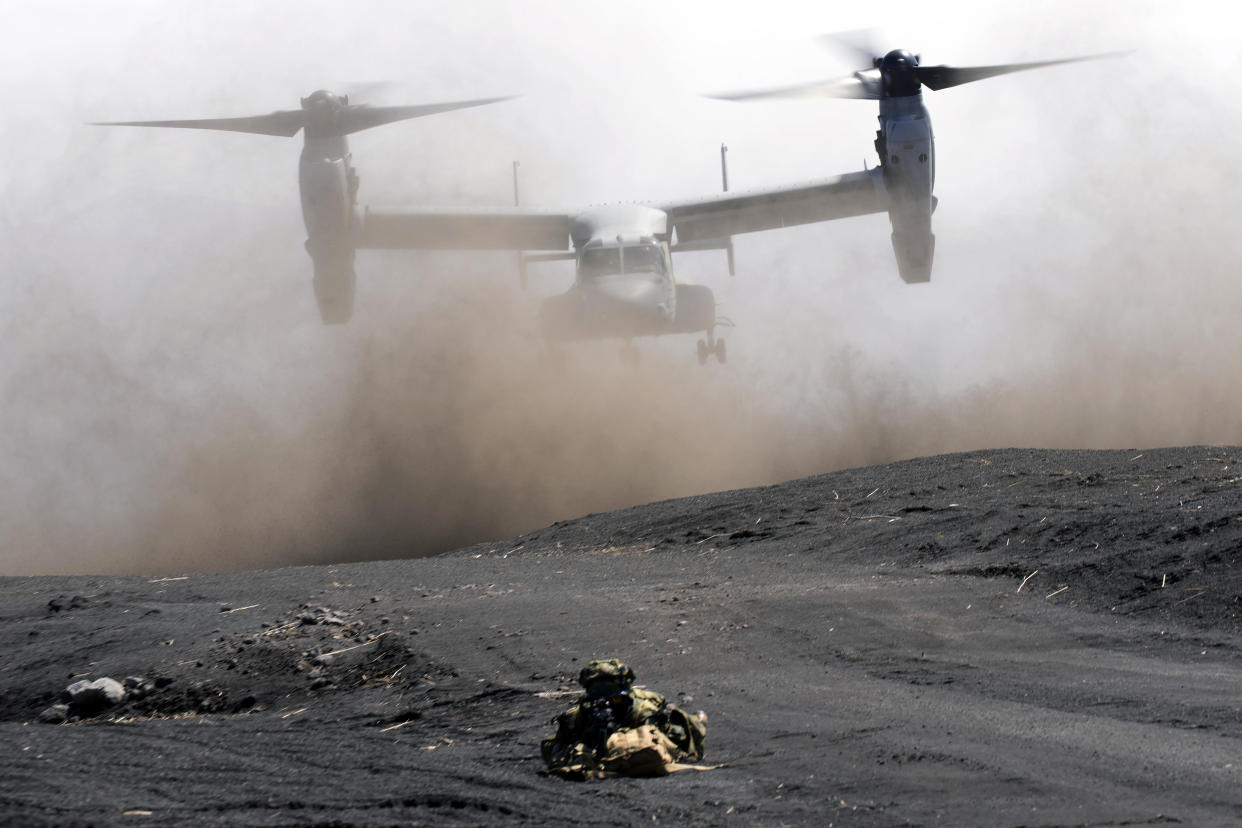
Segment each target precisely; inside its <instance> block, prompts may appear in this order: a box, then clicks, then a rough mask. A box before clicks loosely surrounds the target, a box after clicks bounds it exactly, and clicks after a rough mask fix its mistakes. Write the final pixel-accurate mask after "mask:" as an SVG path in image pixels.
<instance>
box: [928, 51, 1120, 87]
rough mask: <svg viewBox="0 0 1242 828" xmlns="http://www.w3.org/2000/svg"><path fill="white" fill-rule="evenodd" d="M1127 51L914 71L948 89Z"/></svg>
mask: <svg viewBox="0 0 1242 828" xmlns="http://www.w3.org/2000/svg"><path fill="white" fill-rule="evenodd" d="M1125 54H1129V53H1128V52H1109V53H1107V54H1102V55H1084V56H1083V57H1072V58H1062V59H1061V60H1041V61H1038V62H1035V63H1006V64H1001V65H998V66H919V67H917V68H916V69H915V70H914V71H915V72H916V73H917V74H918V78H919V81H920V82H922V84H923V85H924V86H926V87H929V88H931V89H948V88H949V87H952V86H961V85H962V84H964V83H973V82H974V81H977V80H983V79H984V78H992V77H996V76H997V75H1007V74H1009V73H1010V72H1024V71H1026V70H1027V69H1039V68H1041V67H1044V66H1059V65H1061V64H1063V63H1081V62H1083V61H1086V60H1101V59H1103V58H1111V57H1120V56H1121V55H1125Z"/></svg>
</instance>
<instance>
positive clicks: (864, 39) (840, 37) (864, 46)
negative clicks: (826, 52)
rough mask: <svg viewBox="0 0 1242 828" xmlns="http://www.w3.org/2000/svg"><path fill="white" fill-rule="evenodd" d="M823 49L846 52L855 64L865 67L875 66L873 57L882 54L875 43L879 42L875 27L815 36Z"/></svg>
mask: <svg viewBox="0 0 1242 828" xmlns="http://www.w3.org/2000/svg"><path fill="white" fill-rule="evenodd" d="M815 40H816V42H818V43H819V45H820V46H823V47H824V48H825V49H831V50H832V51H834V52H839V53H842V54H848V55H849V56H850V57H851V59H853V61H854V63H855V65H857V66H861V67H864V68H867V69H870V68H872V67H873V66H875V59H876V58H877V57H880V56H881V55H883V54H884V52H883V51H882V50H881V49H880V48H879V47H878V46H877V45H876V44H877V43H879V42H880V38H879V32H878V31H877V30H876V29H854V30H852V31H848V32H831V33H829V34H822V35H819V36H818V37H816V38H815Z"/></svg>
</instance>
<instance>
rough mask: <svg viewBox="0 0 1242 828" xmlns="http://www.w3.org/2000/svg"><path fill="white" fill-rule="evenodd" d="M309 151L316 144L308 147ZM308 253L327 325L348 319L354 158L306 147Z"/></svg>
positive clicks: (302, 170) (303, 179) (302, 178)
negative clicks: (327, 154) (330, 155)
mask: <svg viewBox="0 0 1242 828" xmlns="http://www.w3.org/2000/svg"><path fill="white" fill-rule="evenodd" d="M307 149H308V150H309V149H310V147H308V148H307ZM298 173H299V175H298V181H299V183H300V184H301V191H302V220H303V222H304V223H305V224H306V236H307V238H306V252H307V253H309V254H310V257H311V259H312V260H313V261H314V263H315V280H314V286H315V298H316V300H317V301H318V302H319V314H320V316H321V317H322V319H323V321H324V323H325V324H329V325H333V324H340V323H343V322H348V321H349V319H350V317H351V316H352V315H353V308H354V283H355V275H354V251H355V247H356V245H355V238H354V234H355V232H356V228H357V226H358V223H357V219H356V216H355V213H356V208H355V201H354V197H355V194H356V193H357V190H358V178H357V176H356V175H355V173H354V170H353V167H351V166H350V165H349V157H348V156H347V155H346V156H343V157H338V158H325V157H316V155H315V154H310V153H309V152H307V151H304V152H303V154H302V161H301V164H300V165H299V169H298Z"/></svg>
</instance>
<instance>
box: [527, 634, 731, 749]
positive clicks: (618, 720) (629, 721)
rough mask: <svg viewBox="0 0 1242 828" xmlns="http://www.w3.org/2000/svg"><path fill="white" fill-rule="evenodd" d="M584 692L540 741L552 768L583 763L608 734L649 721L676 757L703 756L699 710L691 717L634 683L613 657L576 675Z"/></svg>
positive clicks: (661, 697)
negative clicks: (672, 748) (673, 748)
mask: <svg viewBox="0 0 1242 828" xmlns="http://www.w3.org/2000/svg"><path fill="white" fill-rule="evenodd" d="M578 683H579V684H581V685H582V686H583V688H585V690H586V692H585V693H583V694H582V695H581V696H579V697H578V703H577V704H576V705H574V706H573V707H572V708H570V709H569V710H567V711H565V712H564V713H562V714H561V715H560V716H558V717H557V718H556V720H555V721H556V735H555V736H553V737H552V738H550V739H545V740H544V741H543V742H542V744H541V745H540V748H541V752H542V754H543V760H544V762H546V763H547V765H548V767H549V768H552V769H554V770H556V769H563V768H568V767H571V766H579V765H583V764H586V765H589V764H590V763H591V762H592V760H594V759H598V758H599V757H600V756H601V755H602V754H603V752H604V750H605V746H606V744H607V742H608V737H609V736H611V735H612V734H613V733H616V732H617V731H619V730H625V729H629V728H638V727H642V726H644V725H651V726H654V727H655V728H657V729H658V730H659V731H660V732H662V733H663V734H664V735H665V736H667V737H668V739H669V741H671V742H672V744H673V745H674V746H675V750H674V756H673V758H674V759H676V760H680V759H684V758H690V759H700V758H702V756H703V739H704V737H705V736H706V735H707V728H706V727H705V726H704V724H703V719H702V714H700V715H699V716H691V715H689V714H687V713H686V712H685V711H684V710H681V709H680V708H678V707H675V706H674V705H671V704H669V703H668V702H667V701H666V700H665V698H664V696H662V695H660V694H659V693H655V692H653V691H651V690H647V689H646V688H643V687H635V686H633V684H634V672H633V671H632V670H630V668H629V667H627V666H626V665H625V664H623V663H622V662H620V661H618V660H617V659H615V658H613V659H608V660H606V661H592V662H591V663H590V664H588V665H587V666H586V667H585V668H583V670H582V672H581V673H579V675H578Z"/></svg>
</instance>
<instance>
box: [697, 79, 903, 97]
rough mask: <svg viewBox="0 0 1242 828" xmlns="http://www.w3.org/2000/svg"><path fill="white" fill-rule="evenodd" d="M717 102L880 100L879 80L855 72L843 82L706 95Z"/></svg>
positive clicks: (829, 81)
mask: <svg viewBox="0 0 1242 828" xmlns="http://www.w3.org/2000/svg"><path fill="white" fill-rule="evenodd" d="M706 97H708V98H716V99H717V100H721V101H754V100H762V99H765V98H856V99H859V100H865V101H878V100H879V99H880V79H879V77H878V76H877V77H871V76H870V73H864V72H858V73H856V74H853V75H850V76H848V77H844V78H834V79H832V80H826V81H814V82H812V83H799V84H795V85H794V86H778V87H773V88H771V89H748V90H740V91H737V92H716V93H712V94H710V95H707V96H706Z"/></svg>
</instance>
